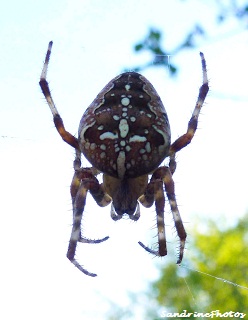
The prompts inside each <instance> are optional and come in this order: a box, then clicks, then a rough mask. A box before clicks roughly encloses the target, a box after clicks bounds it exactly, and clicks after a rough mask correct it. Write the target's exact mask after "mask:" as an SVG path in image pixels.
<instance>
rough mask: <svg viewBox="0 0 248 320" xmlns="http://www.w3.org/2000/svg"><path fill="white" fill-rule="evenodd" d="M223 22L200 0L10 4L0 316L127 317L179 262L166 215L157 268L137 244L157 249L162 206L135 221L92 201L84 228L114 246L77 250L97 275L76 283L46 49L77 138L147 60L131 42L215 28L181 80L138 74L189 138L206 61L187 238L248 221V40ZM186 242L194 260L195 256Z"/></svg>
mask: <svg viewBox="0 0 248 320" xmlns="http://www.w3.org/2000/svg"><path fill="white" fill-rule="evenodd" d="M215 14H216V7H215V2H214V1H196V0H195V1H193V0H188V1H179V0H178V1H166V0H156V1H151V0H135V1H134V0H126V1H120V0H118V1H114V0H104V1H99V0H98V1H97V0H84V1H83V0H81V1H79V0H60V1H58V0H54V1H47V0H43V1H39V0H37V1H31V0H23V1H16V0H12V1H8V2H6V1H5V2H4V4H1V10H0V39H1V60H0V70H1V72H0V82H1V106H0V161H1V166H0V177H1V183H0V188H1V189H0V190H1V201H0V207H1V208H0V212H1V214H0V219H1V221H0V240H1V256H2V261H1V272H0V283H1V286H0V287H1V288H0V291H2V293H3V299H2V301H1V309H0V316H1V319H5V320H9V319H16V318H17V317H18V318H23V319H24V318H25V319H26V320H30V319H36V320H39V319H44V318H45V319H54V318H56V319H61V320H64V319H68V318H71V319H74V320H78V319H89V320H91V319H94V320H98V319H99V320H100V319H104V317H105V315H106V314H107V312H108V310H109V308H110V306H111V304H112V303H114V304H117V305H118V306H119V307H121V308H123V310H127V309H128V308H131V307H132V303H131V302H130V299H129V295H128V294H129V293H131V294H135V293H139V292H145V290H146V289H147V287H148V286H149V281H152V280H154V279H156V278H157V277H158V268H157V267H161V266H163V265H165V264H166V263H167V261H168V262H169V261H171V260H173V259H174V261H175V262H176V246H177V244H178V243H177V239H176V237H175V233H174V230H173V222H172V216H171V213H170V210H169V208H168V206H167V207H166V211H165V218H166V233H167V237H168V239H169V244H168V248H169V252H168V256H167V257H165V258H163V259H153V258H152V257H151V256H150V255H149V254H147V253H146V252H145V251H144V250H143V249H142V248H140V246H139V245H138V244H137V242H138V241H142V242H144V243H146V244H147V245H152V244H153V241H155V240H154V239H153V236H154V235H155V230H154V229H153V226H154V223H155V211H154V208H151V209H144V208H141V218H140V220H139V221H138V222H137V223H133V222H131V221H129V220H120V221H118V222H114V221H112V219H111V218H110V207H109V206H108V207H106V208H100V207H98V206H97V205H96V204H95V203H94V201H93V200H92V199H90V197H89V199H88V201H87V207H86V210H85V216H84V219H83V232H84V234H85V236H87V237H91V238H102V237H104V236H107V235H108V236H110V239H109V240H108V241H106V242H105V243H102V244H98V245H83V244H79V245H78V250H77V259H78V261H79V262H80V263H82V264H83V265H84V267H85V268H87V269H88V270H89V271H91V272H95V273H97V274H98V277H96V278H94V279H93V278H90V277H87V276H85V275H84V274H81V273H80V272H79V271H78V270H77V269H76V268H74V267H73V266H72V265H71V264H70V263H69V261H68V260H67V259H66V250H67V246H68V240H69V236H70V232H71V230H70V228H71V223H72V217H71V215H72V212H71V202H70V192H69V186H70V183H71V179H72V175H73V167H72V162H73V159H74V152H73V149H72V148H70V147H69V146H68V145H66V144H65V143H63V141H62V140H61V138H60V137H59V135H58V134H57V132H56V129H55V128H54V125H53V121H52V115H51V114H50V110H49V107H48V106H47V104H46V102H45V100H44V98H43V96H42V93H41V90H40V88H39V85H38V82H39V76H40V73H41V69H42V63H43V61H44V58H45V53H46V50H47V45H48V42H49V41H50V40H53V42H54V45H53V51H52V55H51V60H50V65H49V70H48V80H49V84H50V88H51V90H52V95H53V98H54V100H55V103H56V106H57V108H58V110H59V112H60V114H61V116H62V118H63V120H64V123H65V126H66V128H67V130H68V131H70V132H71V133H72V134H77V129H78V125H79V121H80V118H81V116H82V114H83V112H84V110H85V109H86V108H87V106H88V105H89V104H90V103H91V102H92V101H93V99H94V98H95V96H96V95H97V94H98V92H99V91H100V90H101V89H102V88H103V87H104V86H105V84H106V83H108V82H109V81H110V80H111V79H112V78H113V77H115V76H116V75H118V74H119V73H120V72H122V70H123V69H124V68H130V69H131V68H132V67H134V66H137V65H141V64H144V63H145V62H146V61H148V60H149V58H150V56H149V55H148V54H142V55H138V54H135V53H134V51H133V46H134V44H135V43H137V42H138V41H140V40H142V39H143V38H144V37H145V36H146V34H147V32H148V29H149V28H150V27H156V28H158V29H160V30H162V31H163V32H164V38H163V44H164V46H165V47H166V48H168V49H170V50H172V49H173V48H175V47H176V46H177V45H178V44H179V43H180V42H181V41H182V40H183V39H184V37H185V35H186V34H187V33H188V31H189V30H191V29H192V26H193V25H194V24H195V23H197V22H198V23H201V24H202V25H203V26H205V27H206V29H207V31H208V33H207V34H206V35H205V36H204V39H199V41H198V45H197V47H196V48H195V49H193V50H185V51H183V52H181V53H180V54H179V55H177V56H175V57H171V59H172V60H171V61H172V63H173V64H176V65H177V66H178V67H179V73H178V76H176V77H175V78H171V77H170V76H169V75H168V72H166V70H164V69H156V68H151V69H148V70H145V71H144V72H142V73H143V74H144V75H145V76H146V77H147V78H148V79H149V81H150V82H151V83H152V84H153V85H154V87H155V88H156V90H157V91H158V93H159V94H160V96H161V99H162V100H163V102H164V105H165V107H166V110H167V113H168V116H169V119H170V125H171V130H172V140H174V139H176V138H177V137H179V136H180V135H181V134H183V133H184V132H185V130H186V128H187V123H188V121H189V119H190V116H191V112H192V111H193V108H194V104H195V101H196V98H197V95H198V89H199V87H200V85H201V82H202V71H201V62H200V56H199V51H202V52H204V54H205V58H206V61H207V68H208V76H209V79H210V92H209V95H208V97H207V99H206V103H205V104H204V107H203V110H202V113H201V115H200V121H199V129H198V131H197V133H196V136H195V137H194V140H193V142H192V144H191V145H190V146H188V147H187V148H186V149H185V150H182V151H181V152H180V153H179V154H178V156H177V160H178V167H177V171H176V173H175V175H174V180H175V183H176V196H177V201H178V204H179V209H180V212H181V215H182V218H183V221H184V223H185V226H186V229H187V230H190V228H193V226H194V225H195V223H197V224H198V225H199V228H200V229H201V228H202V230H204V222H205V221H206V219H208V218H212V219H214V220H215V221H216V224H217V225H218V227H220V228H224V227H227V226H231V225H234V224H235V222H237V219H238V218H239V217H242V216H243V215H244V214H245V213H246V212H247V207H248V202H247V191H246V185H247V178H248V174H247V163H248V153H247V151H246V137H247V134H248V127H247V117H248V111H247V101H248V93H247V73H248V65H247V48H248V34H247V31H246V30H245V29H244V28H243V27H242V25H240V24H239V23H238V22H237V21H236V20H235V19H232V18H230V19H229V20H228V22H227V23H225V24H223V25H222V26H219V25H217V24H216V21H215V17H216V15H215ZM83 163H84V165H85V164H86V162H85V161H84V162H83ZM165 163H166V162H165ZM188 233H189V237H188V238H189V240H188V243H187V250H186V253H185V265H187V261H190V259H191V258H192V257H193V255H194V253H193V250H191V240H190V238H191V237H190V231H188ZM237 264H238V261H237ZM219 276H220V277H221V275H219ZM230 276H231V275H230ZM228 280H230V281H232V279H228ZM169 285H170V284H168V286H169ZM189 294H190V293H189ZM96 306H97V307H96ZM182 310H183V304H182ZM139 317H140V318H139ZM137 319H138V320H139V319H142V315H140V316H139V315H137Z"/></svg>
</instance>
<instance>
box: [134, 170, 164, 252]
mask: <svg viewBox="0 0 248 320" xmlns="http://www.w3.org/2000/svg"><path fill="white" fill-rule="evenodd" d="M139 201H140V202H141V204H142V205H143V206H145V207H147V208H149V207H151V206H152V204H153V202H154V201H155V210H156V214H157V228H158V246H159V248H158V251H156V250H152V249H150V248H149V247H147V246H145V245H144V244H143V243H142V242H140V241H139V242H138V243H139V245H140V246H141V247H142V248H144V249H145V250H146V251H148V252H149V253H152V254H154V255H156V256H160V257H162V256H166V255H167V247H166V237H165V225H164V206H165V197H164V190H163V182H162V180H161V179H156V178H155V176H154V174H153V176H152V178H151V181H150V183H149V184H148V186H147V190H146V192H145V193H144V195H143V196H141V197H140V199H139Z"/></svg>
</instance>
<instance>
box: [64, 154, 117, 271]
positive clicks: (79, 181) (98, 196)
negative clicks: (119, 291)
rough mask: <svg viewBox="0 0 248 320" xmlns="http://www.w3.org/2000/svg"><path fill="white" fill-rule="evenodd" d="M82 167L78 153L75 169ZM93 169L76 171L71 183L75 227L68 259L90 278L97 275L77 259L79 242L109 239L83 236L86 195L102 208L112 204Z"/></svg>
mask: <svg viewBox="0 0 248 320" xmlns="http://www.w3.org/2000/svg"><path fill="white" fill-rule="evenodd" d="M78 165H80V158H79V153H76V159H75V161H74V168H76V167H78ZM92 172H94V169H93V168H81V169H77V170H76V171H75V174H74V176H73V179H72V183H71V197H72V204H73V226H72V232H71V237H70V241H69V246H68V251H67V258H68V259H69V260H70V261H71V262H72V263H73V264H74V265H75V266H76V267H77V268H78V269H79V270H80V271H82V272H83V273H85V274H86V275H88V276H91V277H95V276H96V274H95V273H91V272H89V271H87V270H86V269H84V268H83V267H82V266H81V265H80V264H79V263H78V262H77V260H76V259H75V254H76V247H77V243H78V242H82V243H93V244H95V243H100V242H103V241H105V240H107V239H108V238H109V237H105V238H103V239H97V240H92V239H87V238H84V237H82V236H81V221H82V216H83V212H84V207H85V203H86V195H87V192H88V191H89V192H90V193H91V194H92V196H93V197H94V199H95V201H96V202H97V204H98V205H100V206H106V205H108V204H109V203H110V202H111V200H112V199H111V198H110V197H109V195H107V194H106V193H105V192H104V190H103V188H102V185H100V184H99V182H98V180H97V179H96V177H95V176H94V175H93V174H92Z"/></svg>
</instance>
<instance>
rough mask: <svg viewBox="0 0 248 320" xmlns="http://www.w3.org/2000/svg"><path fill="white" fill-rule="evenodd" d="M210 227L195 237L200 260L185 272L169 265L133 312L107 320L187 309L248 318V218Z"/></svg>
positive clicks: (115, 310) (115, 311) (135, 299)
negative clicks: (247, 316)
mask: <svg viewBox="0 0 248 320" xmlns="http://www.w3.org/2000/svg"><path fill="white" fill-rule="evenodd" d="M206 226H207V228H206V231H205V232H204V233H202V232H200V231H199V230H198V229H197V228H195V230H194V231H192V232H190V235H191V238H192V239H195V240H194V243H193V244H192V246H191V247H192V248H194V249H191V251H194V252H192V253H193V254H192V256H193V255H194V257H195V258H194V259H193V260H192V261H191V262H190V263H189V262H187V261H186V262H184V264H183V265H182V266H181V267H178V266H177V265H176V264H175V263H174V262H173V263H171V264H168V263H167V264H166V265H165V267H164V268H163V269H161V270H160V276H159V278H158V280H157V281H155V282H154V283H152V284H151V286H150V289H149V290H148V291H147V292H145V293H140V294H138V295H137V296H134V295H132V296H130V301H131V302H132V303H131V304H130V309H129V308H128V309H129V312H128V313H127V311H125V312H124V313H123V311H122V310H121V308H119V307H118V306H112V308H111V313H110V314H109V316H110V315H111V316H110V317H109V318H108V319H109V320H110V319H119V320H121V319H123V320H124V319H127V320H128V319H135V312H136V311H137V310H139V309H141V310H142V311H143V312H145V314H146V316H145V317H144V319H147V320H148V319H149V320H158V319H161V315H162V314H163V313H164V312H165V313H168V312H171V313H174V312H175V313H178V312H179V313H181V312H183V310H187V313H190V312H192V313H194V312H203V313H207V312H211V311H212V310H219V311H220V312H221V313H225V312H228V311H234V312H244V313H247V306H248V289H247V283H248V275H247V269H248V215H246V216H245V217H244V218H243V219H241V220H240V221H239V222H238V224H237V225H236V226H235V227H232V228H228V229H226V230H224V231H223V230H220V229H219V228H217V226H216V224H215V223H214V222H213V221H209V222H206V223H205V227H206ZM167 261H168V260H167ZM189 264H190V266H186V265H189ZM242 287H244V288H242ZM245 288H246V289H245ZM162 318H163V319H166V318H165V317H162ZM168 319H169V318H168Z"/></svg>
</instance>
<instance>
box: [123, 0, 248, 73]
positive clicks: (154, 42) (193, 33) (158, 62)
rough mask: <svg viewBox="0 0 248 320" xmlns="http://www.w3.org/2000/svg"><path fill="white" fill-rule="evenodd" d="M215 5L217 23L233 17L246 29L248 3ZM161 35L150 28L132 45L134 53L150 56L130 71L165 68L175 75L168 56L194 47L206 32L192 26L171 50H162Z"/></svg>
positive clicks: (173, 66) (221, 3)
mask: <svg viewBox="0 0 248 320" xmlns="http://www.w3.org/2000/svg"><path fill="white" fill-rule="evenodd" d="M215 4H216V5H217V11H218V12H217V13H216V21H217V23H219V24H220V23H223V22H225V21H227V20H228V19H229V18H231V17H234V18H235V19H237V20H238V21H239V22H240V23H241V24H242V27H243V26H244V27H245V28H247V27H248V22H247V21H248V19H247V18H248V3H246V4H243V5H241V4H238V3H237V1H235V0H230V1H221V0H219V1H218V0H217V1H215ZM162 34H163V33H162V31H161V30H158V29H156V28H151V29H150V30H149V31H148V34H147V36H146V37H145V38H144V39H143V40H141V41H139V42H138V43H136V44H135V45H134V51H135V52H137V53H140V52H142V51H146V52H149V53H150V54H151V61H149V62H147V63H146V64H144V65H142V66H136V67H134V68H131V69H132V70H134V71H137V72H139V71H141V70H144V69H146V68H149V67H165V68H166V70H168V71H169V73H170V75H175V74H176V72H177V67H176V66H175V65H172V64H171V61H170V56H175V55H176V54H177V53H179V52H180V51H182V50H185V49H192V48H194V47H196V46H197V43H198V39H199V38H203V36H204V35H205V34H206V31H205V27H204V26H202V25H201V24H199V23H197V24H194V25H193V26H192V28H191V30H190V31H188V33H187V34H186V35H185V38H184V40H183V42H182V43H181V44H179V45H178V46H177V47H176V48H174V49H172V50H168V49H165V48H163V42H162V40H163V39H162ZM126 70H127V69H126ZM128 70H130V68H128Z"/></svg>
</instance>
